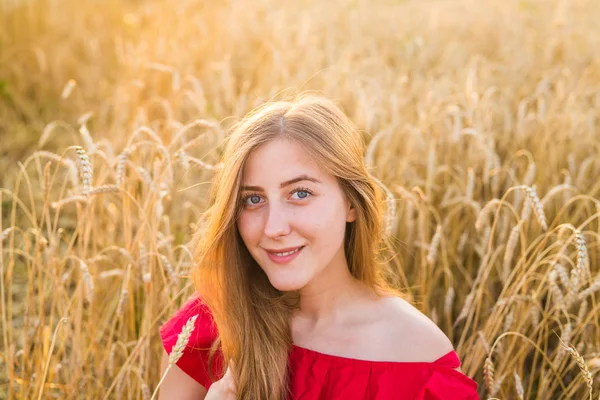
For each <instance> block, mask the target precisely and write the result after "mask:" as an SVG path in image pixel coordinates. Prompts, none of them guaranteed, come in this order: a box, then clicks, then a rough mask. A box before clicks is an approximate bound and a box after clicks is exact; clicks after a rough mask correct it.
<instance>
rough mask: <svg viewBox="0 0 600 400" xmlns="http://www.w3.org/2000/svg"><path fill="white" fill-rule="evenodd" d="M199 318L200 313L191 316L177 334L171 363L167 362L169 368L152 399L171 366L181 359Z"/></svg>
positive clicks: (170, 357) (156, 389)
mask: <svg viewBox="0 0 600 400" xmlns="http://www.w3.org/2000/svg"><path fill="white" fill-rule="evenodd" d="M197 318H198V314H196V315H194V316H192V317H190V318H189V319H188V320H187V322H186V323H185V325H184V326H183V329H182V330H181V333H179V335H178V336H177V342H176V343H175V346H173V348H172V349H171V354H169V363H168V364H167V368H166V369H165V372H164V373H163V375H162V378H160V381H159V382H158V385H156V388H155V389H154V393H153V394H152V398H151V399H150V400H154V397H156V394H157V393H158V388H159V387H160V385H161V384H162V383H163V381H164V380H165V377H166V376H167V373H168V372H169V370H170V369H171V367H173V365H175V364H176V363H177V361H179V359H180V358H181V356H182V355H183V350H184V349H185V346H187V344H188V342H189V341H190V336H191V335H192V332H193V331H194V328H195V323H196V319H197Z"/></svg>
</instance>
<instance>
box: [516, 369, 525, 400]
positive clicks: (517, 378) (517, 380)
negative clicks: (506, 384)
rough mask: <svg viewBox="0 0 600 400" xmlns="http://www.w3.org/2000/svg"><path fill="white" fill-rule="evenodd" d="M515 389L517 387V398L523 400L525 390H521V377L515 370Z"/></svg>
mask: <svg viewBox="0 0 600 400" xmlns="http://www.w3.org/2000/svg"><path fill="white" fill-rule="evenodd" d="M515 389H517V395H518V396H519V400H523V396H524V395H525V391H524V390H523V383H522V382H521V377H520V376H519V374H518V373H517V371H515Z"/></svg>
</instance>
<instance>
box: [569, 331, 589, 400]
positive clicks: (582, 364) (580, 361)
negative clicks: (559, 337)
mask: <svg viewBox="0 0 600 400" xmlns="http://www.w3.org/2000/svg"><path fill="white" fill-rule="evenodd" d="M561 346H562V347H561V348H564V349H565V350H566V351H567V352H568V353H569V354H570V355H571V356H572V357H573V358H574V359H575V361H576V362H577V365H578V366H579V369H580V370H581V374H582V375H583V379H584V380H585V383H586V385H587V387H588V390H589V394H590V399H591V398H592V387H593V386H594V378H593V376H592V373H591V372H590V370H589V368H588V366H587V364H586V362H585V360H584V359H583V357H582V356H581V354H579V352H578V351H577V349H576V348H575V347H573V345H571V344H569V346H567V345H565V343H563V342H562V341H561Z"/></svg>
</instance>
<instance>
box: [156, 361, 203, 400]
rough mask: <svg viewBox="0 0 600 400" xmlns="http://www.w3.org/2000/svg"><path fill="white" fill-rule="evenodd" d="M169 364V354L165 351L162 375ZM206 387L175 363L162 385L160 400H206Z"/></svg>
mask: <svg viewBox="0 0 600 400" xmlns="http://www.w3.org/2000/svg"><path fill="white" fill-rule="evenodd" d="M167 365H169V355H168V354H167V352H166V351H164V352H163V356H162V362H161V377H162V375H163V374H164V373H165V370H166V369H167ZM206 392H207V390H206V388H205V387H204V386H202V385H201V384H199V383H198V382H196V381H195V380H194V379H192V377H190V376H189V375H188V374H186V373H185V372H183V371H182V370H181V368H179V367H178V366H177V365H173V366H172V367H171V369H170V370H169V372H167V376H166V377H165V379H164V381H163V383H162V384H161V386H160V389H159V394H158V400H171V399H178V400H204V398H205V397H206Z"/></svg>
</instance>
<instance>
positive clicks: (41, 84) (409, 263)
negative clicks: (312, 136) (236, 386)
mask: <svg viewBox="0 0 600 400" xmlns="http://www.w3.org/2000/svg"><path fill="white" fill-rule="evenodd" d="M0 4H1V5H0V154H2V157H1V158H0V168H1V170H2V174H0V203H1V204H2V208H1V213H0V232H1V233H0V235H1V237H0V279H1V282H0V311H1V315H0V320H1V323H0V326H1V329H0V341H1V345H0V346H1V348H2V351H1V352H0V399H53V398H57V399H58V398H60V399H120V398H122V399H144V400H147V399H150V398H151V396H152V393H153V392H154V391H155V389H156V385H157V383H158V382H159V380H160V376H159V375H160V372H159V361H160V357H161V353H162V346H161V343H160V339H159V337H158V327H159V326H160V324H161V323H162V322H164V321H165V320H166V319H167V318H168V316H169V315H170V314H171V313H173V312H174V311H175V310H176V309H177V308H178V306H179V305H180V304H181V303H182V301H184V300H185V299H186V297H187V296H188V295H190V294H191V293H192V291H193V286H192V283H191V280H190V279H189V274H190V268H191V267H192V266H193V260H192V249H191V246H190V245H191V242H190V241H191V237H192V233H193V232H194V231H195V230H197V229H200V228H201V227H202V215H203V214H202V213H203V211H204V210H205V209H206V206H207V193H208V189H209V187H210V183H211V178H212V176H213V174H214V170H215V168H218V167H219V165H218V162H219V156H220V151H221V147H220V144H221V143H222V142H223V139H224V138H225V136H226V135H227V132H228V128H229V127H230V126H231V125H232V124H233V123H234V122H235V121H236V120H237V119H238V118H240V117H242V116H243V115H244V114H245V113H246V112H247V111H249V110H251V109H252V108H253V107H254V106H256V105H258V104H260V103H261V102H264V101H266V100H270V99H280V98H287V97H289V96H293V95H294V94H296V93H299V92H302V91H315V92H317V93H320V94H324V95H326V96H328V97H331V98H332V99H334V100H335V101H337V102H338V103H339V104H340V105H341V106H342V107H343V109H344V110H345V111H346V112H347V113H348V114H349V115H350V117H351V118H352V120H353V121H354V122H355V123H356V125H357V126H358V127H359V129H361V132H363V134H364V137H365V142H366V143H368V148H366V151H365V160H366V162H367V163H368V165H369V167H370V171H371V173H372V175H373V176H374V177H377V179H379V180H380V181H381V182H382V183H383V184H384V185H385V186H386V188H387V189H388V195H389V204H390V206H391V207H390V210H391V211H390V213H389V215H388V227H389V234H390V235H392V238H393V244H394V246H395V247H394V248H393V249H392V250H393V251H394V252H395V254H396V257H395V258H394V260H393V262H394V265H396V266H397V268H398V281H399V282H401V285H402V290H403V291H405V292H406V293H407V295H408V296H410V298H411V299H413V301H414V303H415V305H417V307H418V308H419V309H420V310H422V311H423V312H424V313H426V314H427V315H428V316H430V317H431V318H432V319H433V320H434V321H435V322H436V323H437V324H438V325H439V326H440V328H442V329H443V330H444V332H446V334H447V335H448V336H449V337H450V339H451V340H452V341H453V343H454V345H455V348H456V350H457V352H458V354H459V357H460V358H461V360H462V363H463V364H462V370H463V372H465V373H466V374H467V375H469V376H471V377H473V379H475V380H476V381H477V382H478V383H479V392H480V396H481V398H484V399H587V398H590V399H592V398H600V397H598V396H599V394H600V387H599V385H598V383H597V381H598V372H599V371H600V323H599V317H600V303H599V301H600V298H599V297H598V292H599V291H600V267H599V265H598V262H597V260H598V250H597V248H598V243H599V234H600V222H599V220H598V218H599V217H600V199H599V197H600V196H599V192H600V183H599V182H598V179H597V177H598V176H599V174H600V152H599V147H600V53H598V49H599V48H600V26H599V25H598V21H599V20H600V3H599V2H598V1H596V0H571V1H558V0H485V1H484V0H454V1H450V0H421V1H402V0H395V1H392V0H370V1H365V0H336V1H307V0H298V1H294V2H277V1H273V0H270V1H267V0H219V1H217V0H215V1H211V0H206V1H198V0H182V1H179V2H173V1H166V0H147V1H138V0H107V1H104V2H97V1H75V0H17V1H15V0H12V1H7V0H4V1H3V2H1V3H0ZM399 395H400V394H399Z"/></svg>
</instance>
